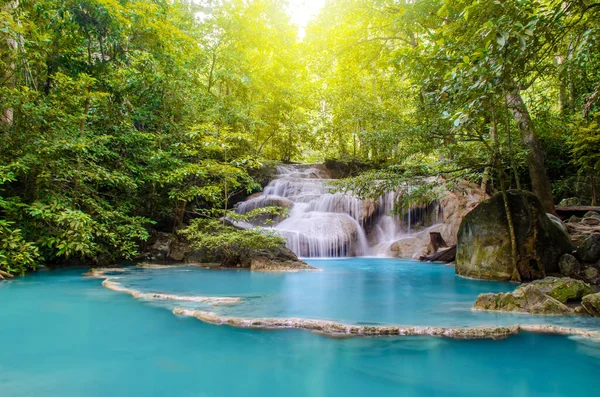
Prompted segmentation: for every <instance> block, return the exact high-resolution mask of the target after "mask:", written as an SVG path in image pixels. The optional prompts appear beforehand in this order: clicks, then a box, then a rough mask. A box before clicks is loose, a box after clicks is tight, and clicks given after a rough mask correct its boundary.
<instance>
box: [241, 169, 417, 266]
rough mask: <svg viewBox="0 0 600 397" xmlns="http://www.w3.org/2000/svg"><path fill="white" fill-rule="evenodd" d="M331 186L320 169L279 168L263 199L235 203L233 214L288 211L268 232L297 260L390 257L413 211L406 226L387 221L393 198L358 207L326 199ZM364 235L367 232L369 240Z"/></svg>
mask: <svg viewBox="0 0 600 397" xmlns="http://www.w3.org/2000/svg"><path fill="white" fill-rule="evenodd" d="M330 182H331V178H330V176H329V173H328V171H327V169H326V168H324V167H323V166H321V165H310V164H302V165H289V166H279V167H277V175H276V178H275V179H273V180H272V181H271V182H270V183H269V184H268V185H267V186H266V187H265V189H264V190H263V192H262V194H261V195H259V196H256V197H253V198H250V199H248V200H247V201H244V202H241V203H239V204H238V205H237V206H236V212H238V213H242V214H244V213H247V212H249V211H251V210H253V209H256V208H262V207H267V206H279V207H284V208H288V209H289V216H288V217H287V218H286V219H283V220H277V221H279V223H275V225H274V226H273V228H274V229H275V230H277V231H278V232H279V234H281V235H282V236H283V237H285V238H286V240H287V246H288V248H290V249H291V250H292V251H294V253H296V255H298V256H300V257H308V258H315V257H328V258H330V257H344V256H361V255H389V254H390V247H391V245H392V244H393V243H394V242H395V241H397V240H398V239H400V238H402V237H406V235H407V233H410V229H411V216H413V214H412V213H413V211H412V210H411V211H409V212H408V214H407V216H408V222H403V217H400V216H398V215H392V209H393V206H394V200H395V193H388V194H386V195H384V196H383V197H381V198H379V200H378V201H376V202H372V201H369V200H365V201H363V200H359V199H358V198H356V197H353V196H351V195H348V194H343V193H331V192H330V189H329V187H330ZM404 225H405V226H404ZM247 226H250V225H247ZM366 230H370V235H369V239H367V233H366Z"/></svg>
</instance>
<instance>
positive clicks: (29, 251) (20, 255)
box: [0, 219, 42, 274]
mask: <svg viewBox="0 0 600 397" xmlns="http://www.w3.org/2000/svg"><path fill="white" fill-rule="evenodd" d="M13 226H14V225H13V224H12V222H7V221H5V220H1V219H0V270H3V271H5V272H7V273H9V274H23V273H25V271H27V270H32V269H35V268H36V267H37V265H38V264H39V262H40V261H41V260H42V257H41V256H40V253H39V251H38V248H37V246H35V245H34V244H33V243H31V242H27V241H25V240H24V238H23V234H22V232H21V230H20V229H14V228H13Z"/></svg>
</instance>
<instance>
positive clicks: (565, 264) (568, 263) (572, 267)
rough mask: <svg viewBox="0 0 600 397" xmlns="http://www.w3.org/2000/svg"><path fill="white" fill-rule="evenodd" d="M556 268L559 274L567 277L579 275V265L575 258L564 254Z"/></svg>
mask: <svg viewBox="0 0 600 397" xmlns="http://www.w3.org/2000/svg"><path fill="white" fill-rule="evenodd" d="M558 267H559V269H560V274H562V275H564V276H567V277H573V276H578V275H579V273H581V264H580V263H579V261H578V260H577V258H575V257H574V256H573V255H571V254H564V255H563V256H561V257H560V259H559V261H558Z"/></svg>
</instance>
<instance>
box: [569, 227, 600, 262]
mask: <svg viewBox="0 0 600 397" xmlns="http://www.w3.org/2000/svg"><path fill="white" fill-rule="evenodd" d="M575 256H577V257H578V258H579V259H580V260H581V261H583V262H592V263H593V262H596V261H597V260H600V233H595V234H591V235H589V236H588V237H587V238H586V239H585V241H584V242H583V244H581V245H580V246H579V247H577V251H576V253H575Z"/></svg>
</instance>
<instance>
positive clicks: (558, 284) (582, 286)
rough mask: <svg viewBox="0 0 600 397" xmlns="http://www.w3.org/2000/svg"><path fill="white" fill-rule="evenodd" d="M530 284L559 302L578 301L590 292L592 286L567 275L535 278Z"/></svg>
mask: <svg viewBox="0 0 600 397" xmlns="http://www.w3.org/2000/svg"><path fill="white" fill-rule="evenodd" d="M532 284H534V285H535V286H536V287H537V288H539V289H540V291H542V292H543V293H545V294H546V295H548V296H550V297H552V298H554V299H556V300H557V301H559V302H561V303H567V302H570V301H579V300H581V298H583V297H584V296H585V295H588V294H591V293H592V288H591V287H590V285H589V284H587V283H584V282H583V281H581V280H574V279H572V278H567V277H563V278H556V277H546V278H544V279H542V280H536V281H534V282H532Z"/></svg>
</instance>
